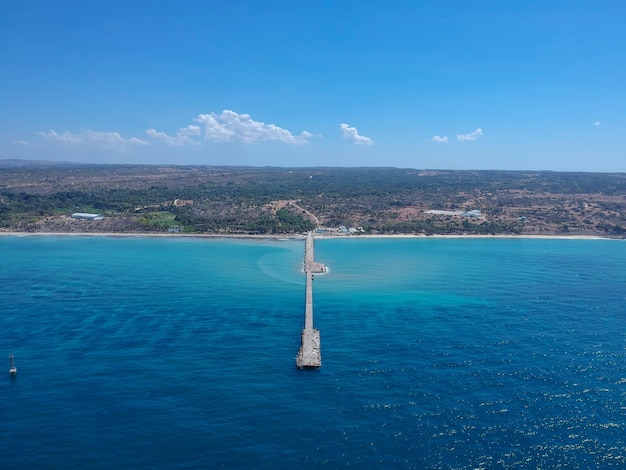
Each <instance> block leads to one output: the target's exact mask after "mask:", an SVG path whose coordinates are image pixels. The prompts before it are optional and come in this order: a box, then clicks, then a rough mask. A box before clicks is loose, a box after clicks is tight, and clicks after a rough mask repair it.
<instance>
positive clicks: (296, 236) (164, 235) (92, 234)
mask: <svg viewBox="0 0 626 470" xmlns="http://www.w3.org/2000/svg"><path fill="white" fill-rule="evenodd" d="M313 235H314V238H317V239H324V238H327V239H339V238H351V239H360V238H368V239H373V238H390V239H391V238H398V239H399V238H424V239H427V238H432V239H460V238H466V239H545V240H624V238H615V237H603V236H600V235H531V234H529V235H513V234H511V235H508V234H501V235H423V234H419V235H418V234H397V235H384V234H380V235H379V234H375V235H374V234H372V235H328V234H313ZM3 236H14V237H54V236H59V237H108V238H233V239H251V240H304V239H306V234H271V235H249V234H236V233H232V234H216V233H187V234H181V233H137V232H129V233H117V232H8V231H7V232H5V231H0V237H3Z"/></svg>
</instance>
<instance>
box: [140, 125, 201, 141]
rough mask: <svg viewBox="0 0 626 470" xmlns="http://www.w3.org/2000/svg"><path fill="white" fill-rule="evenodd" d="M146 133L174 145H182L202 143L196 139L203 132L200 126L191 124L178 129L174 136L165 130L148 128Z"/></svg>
mask: <svg viewBox="0 0 626 470" xmlns="http://www.w3.org/2000/svg"><path fill="white" fill-rule="evenodd" d="M146 134H148V135H149V136H150V137H152V138H154V139H158V140H162V141H163V142H165V143H166V144H169V145H173V146H181V145H185V144H192V145H199V144H200V143H199V142H198V141H197V140H195V139H194V137H197V136H199V135H200V134H201V129H200V126H194V125H189V126H187V127H183V128H181V129H178V132H177V133H176V136H174V137H172V136H170V135H167V134H166V133H165V132H158V131H157V130H155V129H146Z"/></svg>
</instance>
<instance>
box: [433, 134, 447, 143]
mask: <svg viewBox="0 0 626 470" xmlns="http://www.w3.org/2000/svg"><path fill="white" fill-rule="evenodd" d="M433 142H439V143H442V144H447V143H448V136H447V135H444V136H443V137H439V136H438V135H435V136H433Z"/></svg>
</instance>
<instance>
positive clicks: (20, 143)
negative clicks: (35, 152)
mask: <svg viewBox="0 0 626 470" xmlns="http://www.w3.org/2000/svg"><path fill="white" fill-rule="evenodd" d="M11 143H12V144H13V145H26V146H29V145H33V144H31V143H30V142H27V141H25V140H14V141H13V142H11Z"/></svg>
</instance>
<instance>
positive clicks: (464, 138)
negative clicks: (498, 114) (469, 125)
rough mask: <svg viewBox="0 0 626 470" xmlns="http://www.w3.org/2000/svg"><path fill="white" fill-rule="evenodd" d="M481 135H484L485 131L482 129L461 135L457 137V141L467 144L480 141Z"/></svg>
mask: <svg viewBox="0 0 626 470" xmlns="http://www.w3.org/2000/svg"><path fill="white" fill-rule="evenodd" d="M481 135H483V130H482V129H481V128H478V129H476V130H475V131H472V132H470V133H468V134H459V135H457V136H456V140H459V141H461V142H466V141H468V140H476V139H478V138H479V137H480V136H481Z"/></svg>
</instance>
